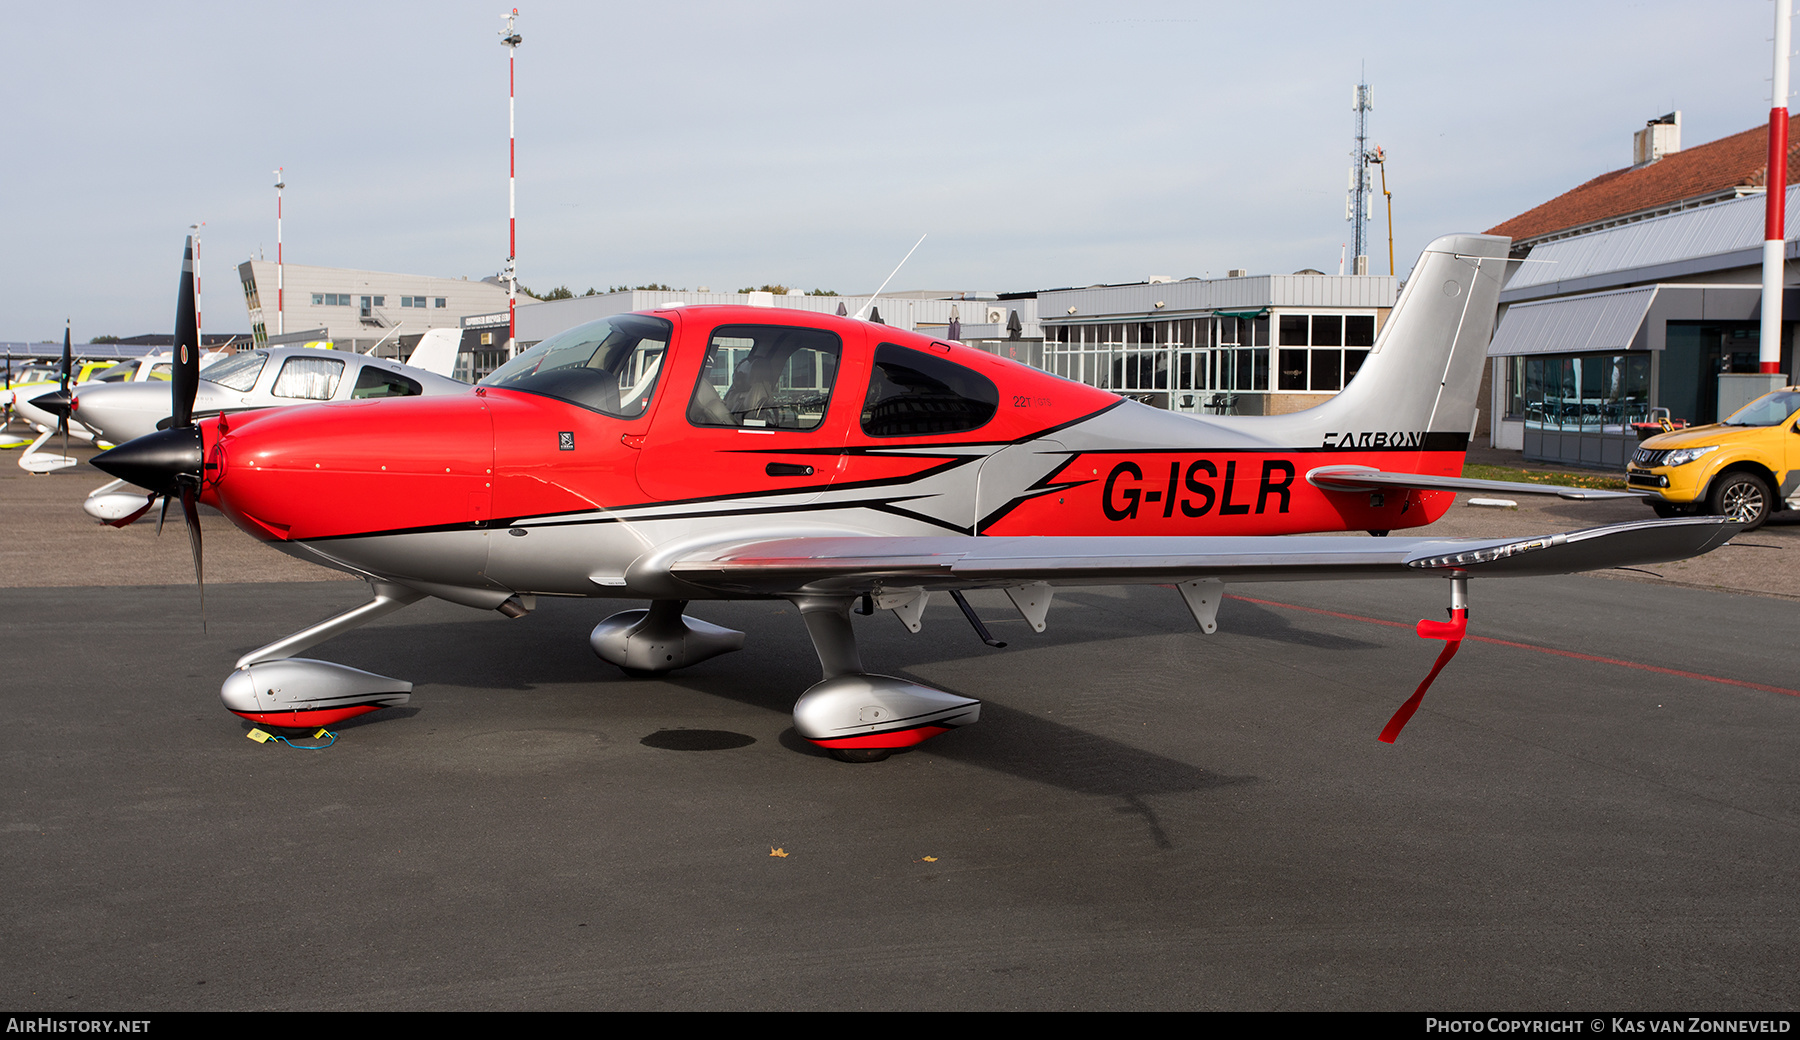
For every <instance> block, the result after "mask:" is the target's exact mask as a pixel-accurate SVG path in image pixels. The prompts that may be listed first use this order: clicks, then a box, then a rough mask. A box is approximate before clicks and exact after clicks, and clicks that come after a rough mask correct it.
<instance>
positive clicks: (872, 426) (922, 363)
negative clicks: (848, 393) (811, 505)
mask: <svg viewBox="0 0 1800 1040" xmlns="http://www.w3.org/2000/svg"><path fill="white" fill-rule="evenodd" d="M999 405H1000V391H999V389H998V388H997V387H995V386H994V383H993V380H991V379H989V378H988V377H986V376H984V375H982V374H981V373H979V372H976V371H974V370H972V369H967V368H964V367H963V366H961V365H959V364H957V363H955V362H954V361H946V360H944V359H943V358H938V357H933V356H932V355H930V354H925V353H922V352H920V351H917V350H909V349H907V348H906V347H901V346H896V345H894V344H892V343H883V344H882V345H881V346H879V347H877V348H876V349H875V370H874V373H873V374H872V375H871V376H870V377H869V395H868V396H867V397H866V398H864V399H863V411H862V428H863V432H864V433H866V434H868V435H869V436H871V437H906V436H914V435H920V434H933V433H962V432H964V431H966V430H973V429H977V428H979V427H981V426H985V425H987V421H988V420H989V419H992V418H993V417H994V411H995V409H997V408H998V407H999Z"/></svg>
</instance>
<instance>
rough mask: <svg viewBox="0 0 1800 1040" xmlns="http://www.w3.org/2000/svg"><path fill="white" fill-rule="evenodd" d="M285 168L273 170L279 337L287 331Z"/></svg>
mask: <svg viewBox="0 0 1800 1040" xmlns="http://www.w3.org/2000/svg"><path fill="white" fill-rule="evenodd" d="M286 169H287V167H285V166H279V167H276V169H275V335H277V336H279V335H281V334H282V333H284V332H286V331H287V329H285V328H283V327H282V316H283V314H284V313H285V312H286V310H287V300H286V298H285V297H284V296H283V295H282V292H283V286H282V282H281V278H282V266H281V190H282V189H283V188H286V187H287V178H286V177H283V176H282V171H284V170H286Z"/></svg>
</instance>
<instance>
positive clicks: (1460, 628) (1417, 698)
mask: <svg viewBox="0 0 1800 1040" xmlns="http://www.w3.org/2000/svg"><path fill="white" fill-rule="evenodd" d="M1416 631H1417V632H1418V633H1419V638H1420V639H1442V640H1443V641H1444V648H1443V649H1442V650H1440V651H1438V656H1437V663H1435V664H1433V665H1432V666H1431V671H1430V673H1429V674H1427V675H1426V676H1425V681H1424V682H1422V683H1420V684H1419V688H1418V689H1416V690H1414V691H1413V695H1412V696H1411V697H1409V698H1407V701H1406V703H1405V704H1402V705H1400V710H1399V711H1396V712H1394V717H1393V718H1391V719H1389V720H1388V724H1387V726H1386V727H1384V728H1383V729H1382V731H1381V738H1380V739H1381V742H1382V743H1383V744H1392V743H1393V742H1394V738H1395V737H1398V736H1399V735H1400V731H1401V730H1402V729H1405V728H1406V723H1407V721H1408V720H1410V719H1411V718H1412V717H1413V712H1415V711H1418V710H1419V703H1420V702H1421V701H1423V700H1424V699H1425V691H1426V690H1429V689H1431V684H1432V681H1433V680H1435V679H1436V678H1437V677H1438V673H1439V672H1441V671H1443V670H1444V666H1445V665H1447V664H1449V663H1450V659H1451V658H1452V657H1455V656H1456V651H1457V649H1458V648H1459V647H1461V646H1462V641H1463V636H1464V635H1465V634H1467V633H1468V631H1469V576H1468V574H1467V573H1465V572H1462V571H1458V572H1456V573H1455V574H1453V575H1452V576H1451V578H1450V620H1449V621H1421V622H1419V624H1418V628H1417V629H1416Z"/></svg>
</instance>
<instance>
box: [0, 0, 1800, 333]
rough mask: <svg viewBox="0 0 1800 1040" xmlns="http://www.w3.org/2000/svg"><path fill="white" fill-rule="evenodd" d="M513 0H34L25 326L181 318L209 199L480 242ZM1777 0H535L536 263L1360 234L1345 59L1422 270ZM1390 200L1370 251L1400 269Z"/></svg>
mask: <svg viewBox="0 0 1800 1040" xmlns="http://www.w3.org/2000/svg"><path fill="white" fill-rule="evenodd" d="M504 10H505V7H504V6H503V5H502V4H499V3H486V4H483V3H467V2H440V3H430V4H423V3H419V4H406V3H392V4H388V3H360V4H336V3H318V2H315V3H308V4H257V3H230V4H200V3H194V4H168V3H143V4H126V3H81V2H67V3H58V4H49V5H34V6H30V7H27V6H24V5H20V4H12V5H9V10H8V19H7V21H8V27H9V29H10V30H11V32H10V33H9V36H10V38H11V41H12V47H11V49H10V51H9V61H8V62H7V65H6V70H5V72H4V75H5V77H6V97H7V99H8V104H7V105H6V106H5V108H4V111H3V113H0V121H3V124H0V125H3V126H4V137H3V139H4V140H5V141H7V142H9V143H10V144H12V145H13V147H12V148H9V149H8V155H7V158H6V160H5V161H4V170H5V173H4V174H3V175H0V176H3V177H4V183H5V190H4V192H0V227H4V228H5V232H6V233H5V241H6V242H7V244H8V247H9V248H7V249H6V250H5V251H4V254H3V258H0V284H4V285H5V287H6V288H5V292H4V295H3V296H0V339H13V340H19V339H45V338H52V337H56V338H60V335H61V328H62V322H63V318H64V317H65V316H68V317H71V318H72V319H73V321H74V328H75V335H76V338H77V339H86V338H88V337H91V336H93V335H98V334H103V333H112V334H115V335H132V334H136V333H142V332H162V331H167V329H168V327H169V326H170V325H171V324H172V319H173V309H174V302H173V290H174V284H175V279H176V275H177V272H178V270H179V261H180V249H181V237H182V235H183V234H184V232H185V231H186V229H187V225H189V224H190V223H194V222H196V221H200V220H204V221H205V222H206V225H207V226H206V237H205V264H206V274H207V278H208V282H207V289H208V291H207V293H206V309H207V314H208V318H207V328H208V331H219V332H226V331H245V330H247V329H248V327H249V322H248V319H247V317H246V315H245V311H244V305H243V297H242V295H241V293H240V292H239V290H238V288H237V286H236V283H235V277H234V271H235V267H236V265H237V264H238V262H240V261H242V260H244V259H246V258H249V257H252V256H255V255H258V254H259V252H260V253H266V255H267V256H268V257H269V258H270V259H273V258H274V255H275V220H274V192H273V190H272V188H271V185H272V184H273V181H274V178H273V175H272V174H273V171H274V169H275V168H276V167H277V166H285V167H286V169H287V181H288V184H289V188H288V192H287V221H286V240H287V259H288V260H289V262H291V263H303V264H321V265H327V266H337V267H360V268H369V269H374V270H387V271H401V272H410V273H417V274H427V275H443V276H450V277H456V276H460V275H468V276H470V277H472V278H478V277H481V276H483V275H486V274H491V273H494V272H495V271H497V270H498V269H499V267H500V265H501V262H502V260H503V259H504V256H505V247H506V179H505V178H506V78H505V77H506V54H505V48H503V47H502V46H501V45H500V44H499V42H498V39H499V37H498V30H499V29H500V27H501V25H502V20H501V18H500V17H498V16H499V15H500V14H501V12H502V11H504ZM1772 12H1773V8H1772V6H1771V4H1770V2H1769V0H1712V2H1706V3H1700V2H1694V0H1689V2H1684V3H1675V2H1657V0H1645V2H1640V3H1566V2H1564V3H1535V2H1509V3H1506V4H1486V5H1480V6H1470V5H1455V6H1453V5H1447V4H1441V3H1430V4H1425V3H1421V4H1403V3H1365V4H1344V3H1286V4H1278V3H1263V4H1249V3H1237V4H1212V3H1152V2H1146V3H1125V2H1114V3H1108V4H1093V3H986V2H981V0H964V2H960V3H938V2H921V3H904V4H892V3H890V4H857V3H800V2H793V3H780V2H771V3H761V4H734V3H680V2H664V3H658V4H633V5H617V6H615V5H604V4H593V3H560V2H558V3H535V4H528V5H527V6H525V7H524V8H523V10H522V15H521V17H520V20H519V23H518V25H519V30H520V32H521V33H522V34H523V35H524V44H523V46H521V47H520V48H519V61H518V69H519V109H518V121H519V178H520V179H519V253H520V260H519V266H520V278H521V280H522V281H524V282H525V283H526V284H528V285H531V286H532V287H534V288H543V289H548V288H551V287H554V286H556V285H559V284H567V285H568V286H570V287H571V288H572V289H574V290H575V291H577V292H580V291H583V290H585V289H587V288H588V287H589V286H595V287H598V288H601V289H604V288H606V287H607V286H608V285H609V284H618V283H626V282H630V283H639V282H645V281H651V280H654V281H661V282H668V283H671V284H673V285H675V286H677V287H685V288H693V287H695V286H698V285H708V286H710V287H712V288H713V289H715V290H730V289H737V288H741V287H743V286H745V285H749V284H753V283H757V284H760V283H762V282H765V281H772V282H780V283H784V284H789V285H798V286H801V287H804V288H813V287H815V286H820V287H825V288H831V289H837V290H839V291H841V292H849V291H855V290H863V291H868V290H870V289H872V288H873V287H874V286H875V285H876V284H877V283H879V282H880V281H881V279H882V278H883V277H884V276H886V274H887V272H888V271H889V269H891V268H892V267H893V265H894V264H895V263H896V262H898V260H899V258H900V257H901V256H902V255H903V254H904V253H905V252H906V250H907V249H908V248H909V247H910V246H911V245H912V244H913V242H914V241H915V240H916V239H917V238H918V237H919V235H920V234H922V233H927V232H929V233H930V238H928V239H927V240H926V242H925V245H924V246H923V247H922V248H921V249H920V250H919V251H918V252H917V253H916V254H915V255H914V256H913V259H912V260H911V261H910V262H909V263H908V264H907V266H906V268H905V269H904V270H903V271H902V272H901V274H900V276H899V278H898V279H896V281H895V285H896V287H901V288H946V289H949V288H956V289H961V288H968V289H998V290H1014V289H1033V288H1046V287H1053V286H1064V285H1086V284H1091V283H1095V282H1120V281H1132V280H1137V279H1141V278H1143V277H1144V276H1146V275H1149V274H1168V275H1173V276H1175V277H1177V278H1179V277H1185V276H1188V275H1206V274H1208V273H1210V274H1212V275H1214V276H1219V275H1222V274H1223V273H1224V272H1225V270H1226V269H1227V268H1232V267H1243V268H1248V269H1249V270H1250V271H1251V272H1252V273H1264V272H1286V271H1292V270H1296V269H1299V268H1303V267H1316V268H1320V269H1322V270H1327V271H1335V270H1336V265H1337V259H1338V248H1339V244H1340V243H1342V242H1344V241H1345V240H1346V239H1347V238H1348V236H1349V225H1348V224H1347V223H1346V222H1345V221H1344V219H1343V209H1344V202H1343V194H1344V186H1345V180H1346V176H1347V173H1346V171H1347V167H1348V165H1349V151H1350V148H1351V145H1352V140H1351V138H1352V129H1353V116H1352V114H1351V112H1350V93H1351V87H1352V85H1353V84H1354V83H1355V82H1356V80H1357V76H1358V70H1359V69H1360V68H1362V67H1363V66H1365V65H1366V68H1367V77H1368V80H1369V82H1370V83H1371V84H1372V86H1373V88H1374V99H1375V110H1374V112H1373V114H1372V117H1371V121H1370V127H1371V136H1372V138H1373V140H1374V141H1375V142H1378V143H1380V144H1381V145H1383V146H1384V147H1385V148H1386V149H1387V150H1388V153H1389V155H1390V164H1389V177H1390V187H1391V188H1392V189H1393V191H1394V198H1395V210H1394V222H1395V237H1396V248H1397V251H1398V254H1399V266H1400V273H1401V274H1402V275H1404V274H1405V273H1406V270H1407V269H1408V268H1409V267H1410V266H1411V264H1412V260H1413V259H1414V258H1415V257H1416V255H1417V252H1418V250H1419V249H1420V248H1421V247H1422V246H1423V245H1424V244H1425V243H1426V242H1428V241H1429V240H1430V239H1431V238H1433V237H1435V236H1436V235H1439V234H1443V233H1446V232H1451V231H1471V230H1472V231H1479V230H1483V229H1485V228H1488V227H1491V226H1493V225H1495V224H1497V223H1499V222H1500V221H1502V220H1505V219H1506V218H1508V217H1511V216H1513V215H1515V214H1517V213H1519V212H1521V211H1523V210H1525V209H1528V208H1530V207H1531V206H1534V205H1536V204H1538V203H1540V202H1542V201H1544V200H1545V199H1548V198H1550V197H1552V196H1554V195H1556V194H1558V193H1560V192H1562V191H1566V190H1568V189H1569V188H1571V187H1573V186H1575V185H1576V184H1578V183H1580V182H1581V181H1584V180H1586V179H1587V178H1589V177H1592V176H1594V175H1596V174H1599V173H1602V172H1604V171H1606V170H1611V169H1615V168H1618V167H1620V166H1623V165H1626V164H1627V163H1628V162H1629V160H1630V155H1631V153H1630V142H1631V133H1632V131H1633V130H1635V129H1636V128H1638V127H1641V126H1642V125H1643V124H1644V121H1645V120H1646V119H1648V118H1650V117H1652V116H1656V115H1659V114H1661V113H1663V112H1665V111H1668V110H1669V109H1671V108H1680V109H1682V110H1683V139H1684V142H1685V143H1686V144H1689V145H1693V144H1699V143H1703V142H1705V141H1709V140H1713V139H1715V138H1718V137H1722V136H1725V135H1727V134H1731V133H1736V132H1738V131H1740V130H1744V129H1747V128H1749V127H1752V126H1756V125H1759V124H1761V123H1762V122H1763V121H1764V120H1765V119H1766V117H1767V112H1768V76H1769V66H1770V45H1769V42H1768V40H1769V37H1770V35H1771V21H1772V17H1773V16H1772ZM1381 218H1382V214H1381V212H1380V210H1379V209H1378V211H1377V233H1376V234H1375V235H1373V236H1371V246H1370V253H1371V256H1372V257H1373V260H1372V264H1371V266H1372V269H1376V270H1380V271H1385V269H1386V244H1385V240H1384V239H1385V227H1384V225H1381V223H1380V221H1381Z"/></svg>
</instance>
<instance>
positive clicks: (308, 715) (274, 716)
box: [232, 704, 387, 729]
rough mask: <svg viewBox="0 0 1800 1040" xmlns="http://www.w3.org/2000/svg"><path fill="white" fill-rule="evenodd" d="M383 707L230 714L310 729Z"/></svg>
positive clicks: (238, 712) (269, 724)
mask: <svg viewBox="0 0 1800 1040" xmlns="http://www.w3.org/2000/svg"><path fill="white" fill-rule="evenodd" d="M385 707H387V705H385V704H358V705H355V706H353V707H349V708H318V709H314V710H311V711H234V712H232V714H233V715H236V716H238V717H239V718H244V719H249V720H250V721H251V722H257V723H261V724H262V725H265V726H291V727H293V728H294V729H311V728H313V727H315V726H329V725H331V724H333V723H336V722H342V721H344V720H345V719H353V718H355V717H357V716H358V715H367V714H368V713H369V712H372V711H380V710H381V709H382V708H385Z"/></svg>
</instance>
